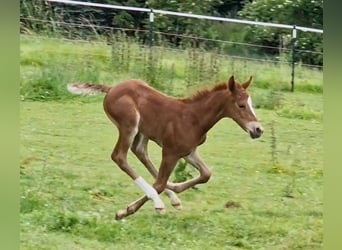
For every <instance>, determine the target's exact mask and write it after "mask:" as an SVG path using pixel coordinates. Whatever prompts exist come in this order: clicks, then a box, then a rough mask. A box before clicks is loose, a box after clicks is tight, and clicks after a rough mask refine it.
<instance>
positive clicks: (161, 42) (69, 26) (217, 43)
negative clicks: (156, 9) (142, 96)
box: [20, 17, 323, 69]
mask: <svg viewBox="0 0 342 250" xmlns="http://www.w3.org/2000/svg"><path fill="white" fill-rule="evenodd" d="M20 20H21V22H24V21H25V22H26V23H31V25H32V24H33V25H34V23H35V24H37V23H40V24H42V25H45V30H50V31H52V33H49V32H46V33H45V34H46V35H52V36H55V37H58V36H59V37H64V38H69V40H78V41H89V40H92V41H94V39H97V38H98V36H99V34H101V35H103V36H106V35H107V36H111V35H113V34H116V33H117V32H124V33H125V34H131V35H132V36H133V37H135V38H137V42H140V43H141V44H142V45H147V44H148V43H149V41H148V36H149V33H150V30H148V29H134V28H125V27H110V26H102V25H96V24H94V23H91V20H86V22H87V23H75V22H64V21H55V20H44V19H38V18H25V17H22V18H20ZM86 29H88V32H86ZM21 32H22V33H27V32H25V28H24V26H21ZM153 33H154V45H155V46H166V47H168V48H169V49H178V50H184V49H185V48H186V47H188V46H185V47H184V46H182V45H179V44H178V46H175V45H174V44H172V43H170V42H167V41H175V40H177V39H178V38H180V39H183V40H184V39H187V41H189V43H191V44H196V42H198V43H200V44H201V45H202V46H203V47H205V43H208V42H210V43H212V44H214V45H212V46H210V47H213V48H216V50H215V52H216V53H218V54H219V55H220V56H224V55H226V56H230V57H232V58H237V59H244V60H251V61H262V62H273V63H284V64H288V63H289V61H288V60H285V59H286V58H284V57H280V55H281V54H285V53H287V54H290V53H291V52H292V48H290V47H283V46H265V45H260V44H253V43H243V42H235V41H226V40H220V39H212V38H205V37H198V36H193V35H186V34H177V33H172V32H160V31H154V32H153ZM139 34H140V35H139ZM141 34H143V35H142V36H141ZM141 37H142V39H141ZM225 45H229V46H231V47H230V51H229V49H226V52H224V51H223V50H222V48H224V46H225ZM190 46H191V45H190ZM217 48H221V50H220V49H217ZM260 48H262V49H268V50H272V51H277V53H276V54H278V56H268V55H266V54H261V55H260V52H259V53H255V54H254V56H251V54H253V49H260ZM209 51H210V50H209ZM242 51H244V52H242ZM296 52H297V53H298V54H297V57H298V60H297V61H298V64H300V65H301V66H305V67H309V68H317V69H323V66H322V65H314V64H306V63H301V62H300V57H301V55H303V54H311V55H321V56H323V53H322V52H318V51H311V50H301V49H296ZM239 54H245V55H239ZM265 58H266V59H265Z"/></svg>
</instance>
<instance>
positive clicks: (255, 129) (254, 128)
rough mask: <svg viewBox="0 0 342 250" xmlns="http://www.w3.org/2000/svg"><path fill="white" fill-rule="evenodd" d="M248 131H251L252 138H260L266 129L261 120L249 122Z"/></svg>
mask: <svg viewBox="0 0 342 250" xmlns="http://www.w3.org/2000/svg"><path fill="white" fill-rule="evenodd" d="M246 131H247V132H248V133H249V135H250V137H251V138H252V139H256V138H259V137H260V136H261V135H262V134H263V133H264V129H263V127H262V126H261V125H260V123H259V122H249V123H247V126H246Z"/></svg>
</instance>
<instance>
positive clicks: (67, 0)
mask: <svg viewBox="0 0 342 250" xmlns="http://www.w3.org/2000/svg"><path fill="white" fill-rule="evenodd" d="M47 1H48V2H56V3H64V4H71V5H83V6H90V7H99V8H108V9H118V10H131V11H139V12H148V13H151V14H150V15H152V17H150V20H151V21H153V13H156V14H164V15H172V16H181V17H190V18H197V19H205V20H213V21H221V22H230V23H241V24H250V25H258V26H267V27H276V28H285V29H294V28H295V29H297V30H301V31H306V32H314V33H323V30H322V29H314V28H308V27H302V26H296V25H295V24H293V25H289V24H278V23H266V22H257V21H249V20H240V19H234V18H224V17H214V16H205V15H197V14H190V13H182V12H174V11H166V10H157V9H149V8H137V7H130V6H120V5H111V4H101V3H91V2H80V1H72V0H47Z"/></svg>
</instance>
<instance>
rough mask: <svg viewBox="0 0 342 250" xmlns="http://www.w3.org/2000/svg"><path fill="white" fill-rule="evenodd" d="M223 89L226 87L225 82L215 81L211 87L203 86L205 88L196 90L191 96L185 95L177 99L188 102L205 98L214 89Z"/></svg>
mask: <svg viewBox="0 0 342 250" xmlns="http://www.w3.org/2000/svg"><path fill="white" fill-rule="evenodd" d="M224 89H228V84H227V83H226V82H220V83H217V84H216V85H215V86H214V87H212V88H209V89H208V88H205V89H202V90H198V91H197V92H196V93H195V94H193V95H192V96H189V97H185V98H180V99H179V100H180V101H182V102H185V103H190V102H194V101H198V100H201V99H203V98H205V97H206V96H208V94H209V93H211V92H215V91H219V90H224Z"/></svg>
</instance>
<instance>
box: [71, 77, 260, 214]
mask: <svg viewBox="0 0 342 250" xmlns="http://www.w3.org/2000/svg"><path fill="white" fill-rule="evenodd" d="M251 80H252V77H250V78H249V79H248V80H247V81H246V82H244V83H242V84H241V83H238V82H237V81H235V79H234V76H231V77H230V78H229V80H228V82H225V83H221V84H218V85H216V86H214V87H213V88H212V89H209V90H208V89H205V90H202V91H199V92H198V93H196V94H195V95H193V96H191V97H188V98H182V99H180V98H173V97H169V96H166V95H164V94H163V93H160V92H158V91H157V90H155V89H153V88H151V87H150V86H148V85H147V84H146V83H144V82H143V81H141V80H127V81H124V82H122V83H120V84H118V85H116V86H114V87H109V86H106V85H97V84H88V83H84V84H82V83H72V84H69V85H68V90H69V91H70V92H72V93H75V94H88V93H99V92H105V93H107V94H106V96H105V98H104V102H103V106H104V111H105V113H106V114H107V116H108V117H109V119H110V120H111V121H112V122H113V123H114V124H115V125H116V126H117V128H118V130H119V138H118V141H117V144H116V146H115V148H114V150H113V153H112V155H111V157H112V160H113V161H114V162H115V163H116V164H117V165H118V166H119V167H120V168H121V169H122V170H123V171H124V172H125V173H127V174H128V175H129V176H130V177H131V178H132V179H133V180H134V182H135V183H136V184H137V185H138V186H139V187H140V188H141V189H142V190H143V191H144V193H145V194H146V195H144V196H143V197H141V198H140V199H138V200H136V201H134V202H133V203H131V204H130V205H128V207H127V208H126V209H123V210H119V211H118V212H117V213H116V219H117V220H120V219H122V218H124V217H126V216H128V215H131V214H133V213H135V212H136V211H137V210H138V209H139V208H140V207H141V206H142V205H143V204H144V203H145V202H146V201H147V200H149V199H151V200H152V201H153V203H154V207H155V209H156V211H157V212H159V213H165V205H164V203H163V201H162V200H161V199H160V197H159V194H160V193H161V192H163V191H164V192H165V193H166V194H167V195H168V196H169V197H170V199H171V204H172V205H173V206H174V207H175V208H180V207H181V202H180V200H179V199H178V197H177V195H176V194H175V193H179V192H182V191H184V190H186V189H188V188H190V187H193V186H194V185H196V184H199V183H205V182H207V181H208V180H209V178H210V176H211V171H210V169H209V168H208V166H207V165H206V164H205V163H204V162H203V161H202V159H201V158H200V156H199V155H198V153H197V151H196V149H197V147H198V146H199V145H201V144H202V143H204V142H205V140H206V133H207V132H208V130H209V129H210V128H212V127H213V126H214V125H215V124H216V123H217V122H218V121H219V120H220V119H222V118H224V117H228V118H231V119H233V120H234V121H235V122H236V123H237V124H238V125H239V126H240V127H241V128H242V129H243V130H245V131H246V132H248V133H249V135H250V137H251V138H253V139H255V138H258V137H260V136H261V135H262V133H263V128H262V126H261V125H260V123H259V122H258V121H257V118H256V116H255V113H254V111H253V108H252V101H251V97H249V95H248V94H247V92H246V89H247V88H248V86H249V84H250V83H251ZM149 140H153V141H155V142H156V143H157V144H158V145H159V146H160V147H162V160H161V164H160V167H159V170H157V169H156V168H155V167H154V166H153V164H152V162H151V161H150V159H149V157H148V153H147V143H148V141H149ZM129 149H131V150H132V151H133V153H134V154H135V155H136V156H137V158H138V159H139V160H140V161H141V162H142V163H143V164H144V165H145V167H146V168H147V169H148V171H149V172H150V173H151V174H152V176H153V177H154V178H155V183H154V184H153V186H151V185H150V184H148V183H147V182H146V181H145V180H144V179H143V178H142V177H141V176H139V174H138V173H137V172H136V171H135V170H134V169H133V168H132V167H131V166H130V165H129V163H128V162H127V153H128V150H129ZM181 158H184V159H185V160H186V161H187V162H189V163H190V164H191V165H192V166H194V167H195V168H196V169H197V170H198V171H199V173H200V175H199V176H198V177H196V178H193V179H191V180H187V181H185V182H182V183H171V182H168V179H169V176H170V174H171V172H172V171H173V169H174V167H175V165H176V163H177V161H178V160H179V159H181Z"/></svg>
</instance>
